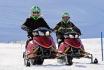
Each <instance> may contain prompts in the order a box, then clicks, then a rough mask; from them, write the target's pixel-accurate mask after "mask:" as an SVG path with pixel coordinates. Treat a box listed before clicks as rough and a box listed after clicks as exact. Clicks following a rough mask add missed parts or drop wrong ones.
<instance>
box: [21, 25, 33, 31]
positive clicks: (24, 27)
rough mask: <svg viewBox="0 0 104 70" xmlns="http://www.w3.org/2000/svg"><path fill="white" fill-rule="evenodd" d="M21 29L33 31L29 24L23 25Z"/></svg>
mask: <svg viewBox="0 0 104 70" xmlns="http://www.w3.org/2000/svg"><path fill="white" fill-rule="evenodd" d="M21 29H23V30H24V31H27V32H32V29H31V28H29V27H27V26H25V25H22V26H21Z"/></svg>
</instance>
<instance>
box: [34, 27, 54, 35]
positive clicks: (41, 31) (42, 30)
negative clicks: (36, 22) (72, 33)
mask: <svg viewBox="0 0 104 70" xmlns="http://www.w3.org/2000/svg"><path fill="white" fill-rule="evenodd" d="M51 32H52V31H51V30H50V29H48V28H44V27H40V28H37V29H35V30H33V35H34V36H50V34H51Z"/></svg>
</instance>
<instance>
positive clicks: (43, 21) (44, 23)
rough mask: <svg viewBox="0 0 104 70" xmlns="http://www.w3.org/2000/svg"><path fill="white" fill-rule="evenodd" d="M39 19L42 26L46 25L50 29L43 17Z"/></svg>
mask: <svg viewBox="0 0 104 70" xmlns="http://www.w3.org/2000/svg"><path fill="white" fill-rule="evenodd" d="M41 21H42V25H43V27H46V28H48V29H51V28H50V27H49V25H48V24H47V23H46V21H45V20H44V19H43V18H41Z"/></svg>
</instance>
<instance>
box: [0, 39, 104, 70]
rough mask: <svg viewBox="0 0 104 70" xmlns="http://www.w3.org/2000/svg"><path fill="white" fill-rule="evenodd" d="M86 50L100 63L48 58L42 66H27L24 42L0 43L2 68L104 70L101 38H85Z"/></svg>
mask: <svg viewBox="0 0 104 70" xmlns="http://www.w3.org/2000/svg"><path fill="white" fill-rule="evenodd" d="M82 41H83V44H84V46H85V50H86V51H88V52H90V53H92V54H93V55H94V57H96V58H98V60H99V64H90V60H89V59H85V58H81V59H74V60H73V62H74V64H73V65H72V66H66V65H64V64H59V63H57V59H46V60H45V62H44V64H43V65H41V66H31V67H25V66H24V64H23V58H22V53H23V51H24V44H21V43H0V70H104V61H101V46H100V39H98V38H96V39H83V40H82Z"/></svg>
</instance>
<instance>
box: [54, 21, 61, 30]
mask: <svg viewBox="0 0 104 70" xmlns="http://www.w3.org/2000/svg"><path fill="white" fill-rule="evenodd" d="M60 23H61V22H59V23H58V24H57V25H56V27H55V28H54V31H57V30H58V29H59V28H60Z"/></svg>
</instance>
